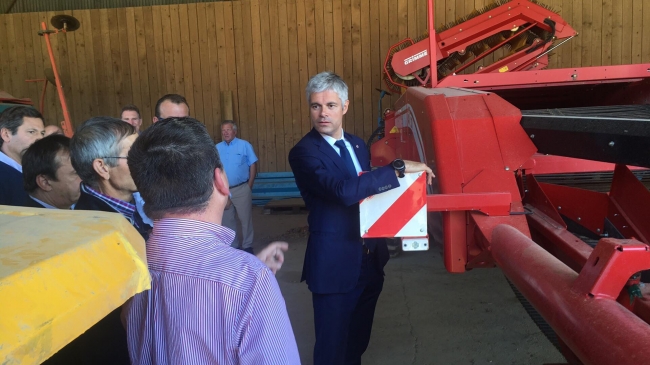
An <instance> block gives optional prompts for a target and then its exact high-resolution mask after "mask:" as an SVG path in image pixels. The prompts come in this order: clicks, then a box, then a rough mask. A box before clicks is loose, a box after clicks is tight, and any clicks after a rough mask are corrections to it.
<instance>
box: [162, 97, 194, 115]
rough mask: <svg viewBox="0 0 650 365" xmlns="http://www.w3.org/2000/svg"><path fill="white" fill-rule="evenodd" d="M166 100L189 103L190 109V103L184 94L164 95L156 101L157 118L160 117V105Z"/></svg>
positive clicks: (175, 102) (188, 108)
mask: <svg viewBox="0 0 650 365" xmlns="http://www.w3.org/2000/svg"><path fill="white" fill-rule="evenodd" d="M166 101H171V102H172V103H174V104H185V105H187V110H190V104H188V103H187V99H185V97H184V96H183V95H179V94H167V95H164V96H163V97H162V98H160V99H158V102H157V103H156V110H155V112H156V118H158V119H161V118H160V105H161V104H162V103H164V102H166Z"/></svg>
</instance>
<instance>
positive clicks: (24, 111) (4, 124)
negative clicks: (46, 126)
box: [0, 105, 44, 147]
mask: <svg viewBox="0 0 650 365" xmlns="http://www.w3.org/2000/svg"><path fill="white" fill-rule="evenodd" d="M24 117H29V118H39V119H40V120H43V121H44V119H43V115H42V114H41V113H40V112H39V111H38V110H36V109H34V108H32V107H31V106H25V105H18V106H12V107H11V108H7V109H5V110H4V111H3V112H2V113H0V129H3V128H7V129H8V130H9V132H11V134H12V135H15V134H16V133H17V132H18V128H19V127H20V126H21V125H23V118H24ZM3 142H4V141H3V140H2V138H0V147H2V143H3Z"/></svg>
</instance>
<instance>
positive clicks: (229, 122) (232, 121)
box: [221, 120, 237, 132]
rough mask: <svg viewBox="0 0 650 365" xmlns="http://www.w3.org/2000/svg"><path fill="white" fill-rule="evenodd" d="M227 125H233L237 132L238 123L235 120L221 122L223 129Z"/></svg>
mask: <svg viewBox="0 0 650 365" xmlns="http://www.w3.org/2000/svg"><path fill="white" fill-rule="evenodd" d="M226 124H232V129H233V130H235V132H236V131H237V123H235V121H234V120H224V121H223V122H221V127H223V126H224V125H226Z"/></svg>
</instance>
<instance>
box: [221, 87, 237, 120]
mask: <svg viewBox="0 0 650 365" xmlns="http://www.w3.org/2000/svg"><path fill="white" fill-rule="evenodd" d="M221 110H222V111H223V113H222V116H223V120H222V122H223V121H225V120H233V121H234V120H235V117H234V114H233V108H232V91H230V90H225V91H222V92H221Z"/></svg>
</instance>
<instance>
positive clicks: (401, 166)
mask: <svg viewBox="0 0 650 365" xmlns="http://www.w3.org/2000/svg"><path fill="white" fill-rule="evenodd" d="M391 166H393V169H394V170H395V171H397V173H398V174H399V175H398V176H399V177H404V171H406V164H405V163H404V160H400V159H399V158H397V159H395V161H393V162H392V163H391Z"/></svg>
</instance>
